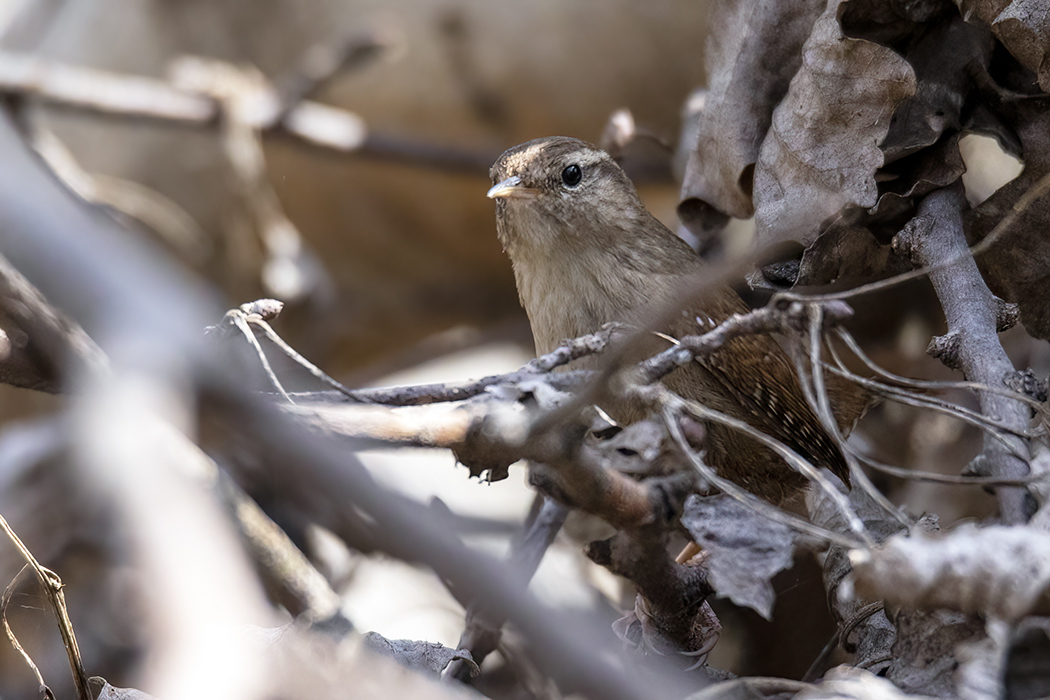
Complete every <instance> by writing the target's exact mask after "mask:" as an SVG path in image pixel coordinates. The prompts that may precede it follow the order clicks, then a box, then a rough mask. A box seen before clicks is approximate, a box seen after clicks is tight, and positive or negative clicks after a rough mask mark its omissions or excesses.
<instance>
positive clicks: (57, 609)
mask: <svg viewBox="0 0 1050 700" xmlns="http://www.w3.org/2000/svg"><path fill="white" fill-rule="evenodd" d="M0 530H3V532H4V533H5V534H6V535H7V536H8V538H9V539H10V540H11V542H12V543H13V544H14V545H15V549H17V550H18V553H19V554H21V555H22V558H23V559H25V560H26V566H25V567H23V568H22V570H21V571H20V572H19V574H18V576H16V577H15V579H14V580H13V581H12V582H11V585H10V586H8V589H7V590H5V591H4V596H3V597H4V601H3V605H2V608H3V610H4V616H3V617H4V628H5V630H6V631H7V635H8V638H9V639H10V640H11V642H12V643H13V644H14V645H15V648H16V649H18V650H19V651H20V652H21V653H22V656H23V658H25V660H26V661H27V662H28V663H29V666H30V667H31V668H32V669H33V673H34V674H36V677H37V679H38V680H39V681H40V685H41V687H42V688H46V687H47V686H46V685H45V684H44V679H43V677H42V676H41V675H40V671H39V670H38V669H37V668H36V665H35V664H34V663H33V662H32V659H30V658H29V655H28V654H26V653H25V651H24V650H23V649H22V647H21V645H19V644H18V642H17V640H16V639H15V637H14V634H12V632H11V628H10V627H9V626H8V624H7V615H6V608H7V602H8V600H9V595H8V593H9V591H13V589H14V586H15V585H16V583H17V581H18V579H19V577H20V576H21V575H22V573H23V572H24V571H25V569H26V567H29V568H31V569H32V570H33V572H34V573H35V574H36V578H37V581H39V582H40V587H41V588H42V589H43V590H44V594H45V595H46V596H47V599H48V602H50V603H51V609H52V611H53V612H54V613H55V621H56V622H57V623H58V631H59V634H61V635H62V644H63V646H64V647H65V649H66V656H67V657H68V658H69V667H70V670H71V671H72V673H73V684H74V685H75V686H76V689H77V698H79V700H91V693H90V691H89V689H88V682H87V674H86V673H85V672H84V662H83V661H82V660H81V658H80V647H79V646H78V645H77V638H76V634H75V633H74V632H73V624H72V623H71V622H70V621H69V611H68V609H67V608H66V595H65V593H63V592H62V579H60V578H59V577H58V574H56V573H55V572H54V571H51V570H50V569H48V568H47V567H45V566H43V565H41V564H40V562H39V561H37V559H36V557H34V556H33V553H32V552H30V551H29V548H28V547H26V546H25V544H24V543H23V542H22V540H21V539H20V538H19V537H18V535H17V534H15V531H14V530H12V529H11V526H10V525H8V524H7V520H5V519H4V517H3V516H2V515H0ZM47 692H48V693H50V690H48V691H47Z"/></svg>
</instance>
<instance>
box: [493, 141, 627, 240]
mask: <svg viewBox="0 0 1050 700" xmlns="http://www.w3.org/2000/svg"><path fill="white" fill-rule="evenodd" d="M489 174H490V175H491V176H492V183H493V185H492V188H491V189H490V190H489V191H488V196H489V197H490V198H491V199H494V200H496V222H497V231H498V233H499V236H500V240H501V241H502V242H503V245H504V247H505V248H507V250H508V252H509V253H511V255H513V254H514V252H515V249H516V248H519V247H523V246H524V247H532V248H534V247H540V248H545V249H550V248H557V249H559V250H565V249H572V248H581V247H587V246H593V245H603V246H604V245H608V244H609V243H611V242H613V239H615V237H617V232H618V231H619V230H621V229H623V228H624V227H631V226H635V225H637V222H638V221H639V219H640V217H647V216H648V213H647V212H646V211H645V207H644V206H643V205H642V203H641V201H640V200H639V198H638V193H637V192H636V191H635V188H634V185H633V184H632V183H631V180H630V179H629V178H628V177H627V175H626V174H625V173H624V172H623V170H622V169H621V168H620V166H619V165H617V164H616V161H614V160H613V159H612V157H611V156H610V155H609V154H608V153H606V152H605V151H603V150H601V149H600V148H598V147H597V146H594V145H591V144H589V143H587V142H585V141H580V140H579V139H574V138H569V137H566V136H553V137H549V138H543V139H536V140H534V141H529V142H527V143H523V144H521V145H519V146H515V147H514V148H511V149H509V150H508V151H506V152H504V153H503V155H501V156H500V157H499V159H498V160H497V161H496V163H495V164H494V165H493V166H492V169H491V170H490V171H489Z"/></svg>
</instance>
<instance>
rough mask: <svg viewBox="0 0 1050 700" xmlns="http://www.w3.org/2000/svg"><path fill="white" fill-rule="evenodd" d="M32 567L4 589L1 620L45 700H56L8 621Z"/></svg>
mask: <svg viewBox="0 0 1050 700" xmlns="http://www.w3.org/2000/svg"><path fill="white" fill-rule="evenodd" d="M30 568H31V567H30V566H29V564H23V565H22V568H21V569H19V570H18V573H17V574H15V577H14V578H13V579H11V583H9V584H7V588H5V589H4V595H3V596H2V597H0V619H2V620H3V623H4V632H6V633H7V638H8V640H10V642H11V645H12V646H13V647H14V648H15V650H16V651H17V652H18V653H19V654H20V655H21V656H22V659H23V660H24V661H25V662H26V665H27V666H29V668H30V670H32V671H33V675H34V676H36V680H37V683H39V684H40V694H41V696H43V697H44V698H45V700H54V698H55V695H54V693H52V692H51V688H49V687H48V685H47V683H45V682H44V676H43V674H41V673H40V669H39V668H37V665H36V664H35V663H34V662H33V657H31V656H30V655H29V652H27V651H26V650H25V649H24V648H22V645H21V644H20V643H19V642H18V638H17V637H15V633H14V632H13V631H12V630H11V624H10V623H9V622H8V621H7V606H8V605H9V604H10V603H11V596H13V595H14V592H15V590H16V589H17V588H18V583H19V581H21V580H22V576H23V574H25V573H26V572H27V571H29V569H30Z"/></svg>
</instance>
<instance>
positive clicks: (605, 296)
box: [489, 137, 866, 502]
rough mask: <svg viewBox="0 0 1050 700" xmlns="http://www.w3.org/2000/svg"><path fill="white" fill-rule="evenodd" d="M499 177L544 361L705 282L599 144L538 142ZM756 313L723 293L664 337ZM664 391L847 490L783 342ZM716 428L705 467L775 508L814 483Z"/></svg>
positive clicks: (760, 342)
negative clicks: (823, 472)
mask: <svg viewBox="0 0 1050 700" xmlns="http://www.w3.org/2000/svg"><path fill="white" fill-rule="evenodd" d="M490 175H491V176H492V180H493V184H494V186H493V187H492V189H491V190H489V197H491V198H493V199H495V200H496V230H497V232H498V234H499V238H500V241H501V242H502V244H503V247H504V249H505V250H506V252H507V254H508V255H509V256H510V260H511V263H512V265H513V267H514V276H515V279H516V281H517V285H518V294H519V296H520V298H521V303H522V306H524V307H525V311H526V312H527V313H528V315H529V321H530V322H531V324H532V332H533V336H534V337H535V340H536V351H537V352H538V353H540V354H543V353H546V352H549V351H550V350H553V349H554V348H555V347H557V346H558V344H559V343H561V342H562V341H563V340H565V339H566V338H575V337H577V336H580V335H584V334H586V333H591V332H593V331H596V330H598V329H599V328H600V327H601V326H602V325H604V324H605V323H608V322H611V321H622V322H626V323H633V324H638V325H641V326H646V325H648V322H649V321H650V320H651V319H650V318H648V317H647V315H650V314H652V313H654V312H660V311H663V310H665V309H667V308H673V307H674V306H675V305H676V303H677V302H678V299H677V297H678V295H679V294H681V290H682V289H684V288H685V287H686V284H685V280H686V279H688V278H694V277H696V276H703V275H704V274H705V269H706V266H705V263H704V262H703V261H702V260H701V259H700V257H699V256H698V255H696V253H694V252H693V250H692V249H691V248H689V246H688V245H687V244H686V243H685V242H683V241H682V240H681V239H680V238H678V237H677V236H676V235H674V234H673V233H672V232H671V231H669V230H668V229H667V228H666V227H665V226H664V225H663V224H661V223H660V222H659V221H658V220H657V219H656V218H655V217H653V216H652V215H651V214H650V213H649V212H648V211H647V210H646V209H645V207H644V206H643V205H642V203H641V200H640V199H639V198H638V194H637V192H636V191H635V188H634V185H633V184H632V183H631V181H630V179H628V177H627V175H626V174H624V172H623V170H621V169H620V167H619V166H618V165H617V164H616V163H615V162H614V161H613V160H612V158H611V157H610V156H609V155H608V154H607V153H605V152H604V151H602V150H601V149H599V148H597V147H595V146H592V145H590V144H588V143H585V142H583V141H579V140H577V139H572V138H567V137H552V138H546V139H537V140H535V141H529V142H528V143H524V144H521V145H520V146H516V147H514V148H512V149H510V150H508V151H506V152H505V153H504V154H503V155H501V156H500V157H499V159H498V160H497V161H496V163H495V164H494V165H493V166H492V170H491V171H490ZM747 311H748V307H747V306H746V305H745V304H744V302H743V300H742V299H740V297H739V296H738V295H737V294H736V292H734V291H733V290H732V289H730V288H729V287H725V286H719V287H717V288H716V289H714V290H713V291H711V292H710V293H708V294H707V295H706V296H705V297H704V298H703V299H701V300H700V301H698V302H696V303H695V304H693V305H692V306H690V307H689V308H687V309H685V310H683V311H682V313H681V314H680V315H679V316H677V317H676V320H675V321H674V322H673V323H671V324H669V326H668V327H666V328H662V329H660V330H662V331H663V332H664V333H666V334H668V335H670V336H673V337H682V336H685V335H693V334H696V333H699V332H703V331H704V330H709V329H710V328H711V327H713V325H716V324H718V323H720V322H721V321H723V320H725V319H726V318H728V317H729V316H730V315H732V314H734V313H745V312H747ZM660 342H663V343H664V345H665V346H666V341H659V340H657V339H656V338H655V336H654V346H653V347H652V348H647V349H648V350H652V351H653V352H655V351H656V350H659V349H660V348H659V346H657V345H655V344H656V343H660ZM664 383H665V384H666V385H667V387H668V388H670V389H671V390H673V391H675V392H676V393H678V394H680V395H682V396H685V397H688V398H692V399H696V400H697V401H699V402H701V403H703V404H705V405H707V406H710V407H711V408H714V409H717V410H719V411H722V412H725V413H728V414H730V415H732V416H734V417H736V418H739V419H741V420H744V421H746V422H747V423H749V424H751V425H752V426H754V427H755V428H758V429H760V430H762V431H764V432H766V433H768V434H770V435H773V436H774V437H776V438H778V439H779V440H781V441H783V442H785V443H786V444H788V445H789V446H790V447H792V448H793V449H794V450H796V451H797V452H799V453H800V454H802V455H803V456H805V457H807V458H808V459H810V460H811V461H813V462H814V463H815V464H816V465H818V466H822V467H827V468H829V469H831V471H833V472H834V473H835V474H837V475H838V476H839V477H841V478H843V479H844V480H846V481H847V483H848V478H849V474H848V470H847V468H846V464H845V462H844V460H843V458H842V455H841V454H840V453H839V451H838V449H837V447H836V446H835V444H834V441H833V440H832V439H831V438H830V437H829V436H828V435H827V433H826V432H825V431H824V429H823V428H822V427H821V426H820V422H819V421H818V419H817V418H816V416H815V415H814V414H813V412H812V411H811V410H810V408H809V406H808V405H807V404H806V401H805V399H804V398H803V396H802V393H801V389H800V387H799V385H798V380H797V378H796V376H795V372H794V370H793V368H792V366H791V363H790V361H789V360H788V358H787V356H786V355H785V353H784V351H783V350H782V349H781V348H780V346H779V345H778V344H777V342H776V341H775V340H773V339H772V338H769V337H768V336H763V335H754V336H746V337H742V338H738V339H736V340H733V341H732V342H731V343H729V344H728V345H727V346H726V347H725V348H723V349H722V350H720V351H719V352H717V353H715V354H713V355H711V356H709V357H707V358H705V359H704V360H703V361H702V362H700V361H698V362H694V363H691V364H689V365H687V366H685V367H681V368H679V369H677V370H675V371H674V372H672V373H671V374H670V375H668V376H667V377H666V378H665V380H664ZM833 389H834V390H835V391H838V387H837V386H836V387H833ZM840 398H841V397H840ZM847 398H848V397H847ZM832 399H833V402H834V400H835V399H836V396H835V395H834V394H833V396H832ZM840 403H841V401H840ZM850 403H851V404H853V406H852V407H851V408H850V409H849V410H847V411H845V412H844V413H846V414H849V415H843V414H841V413H840V415H839V418H840V419H841V420H840V423H841V424H842V426H843V428H846V427H847V426H851V425H852V423H853V422H854V420H855V419H856V418H857V417H859V415H860V413H861V412H862V410H863V405H862V404H865V405H866V400H865V399H862V398H860V397H855V398H854V399H852V400H851V401H850ZM605 408H606V409H607V410H610V413H612V415H613V416H614V417H616V418H617V419H618V420H622V421H627V422H630V421H631V420H634V419H637V418H638V417H639V416H638V412H637V411H636V410H632V409H631V408H630V407H627V406H616V407H605ZM706 428H707V434H708V437H707V444H706V450H707V452H706V460H707V462H708V463H709V464H710V465H711V466H712V467H714V468H716V469H717V470H718V471H719V473H720V474H722V475H723V476H726V477H728V478H730V479H732V480H733V481H735V482H737V483H739V484H741V485H742V486H744V487H746V488H747V489H749V490H750V491H752V492H753V493H755V494H758V495H759V496H762V497H764V498H767V499H769V500H771V501H774V502H780V501H782V500H784V499H785V498H786V497H788V496H790V495H792V494H793V493H796V492H797V491H798V490H799V489H801V488H802V487H803V486H805V484H806V480H805V479H804V478H803V477H802V476H800V475H799V474H797V473H796V472H795V471H794V470H793V469H791V468H790V467H789V466H787V465H786V464H785V463H784V462H783V461H782V460H781V459H780V458H779V457H778V456H777V455H776V454H775V453H773V452H772V451H771V450H770V449H768V448H766V447H765V446H763V445H760V444H759V443H757V442H755V441H754V440H752V439H751V438H748V437H746V436H744V435H742V434H741V433H739V432H736V431H733V430H730V429H728V428H725V427H723V426H719V425H708V426H706Z"/></svg>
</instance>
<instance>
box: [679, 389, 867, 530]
mask: <svg viewBox="0 0 1050 700" xmlns="http://www.w3.org/2000/svg"><path fill="white" fill-rule="evenodd" d="M661 402H662V403H663V408H662V409H661V411H660V415H661V417H662V418H663V421H664V424H665V425H666V426H667V430H668V432H669V433H670V435H671V438H672V439H673V440H674V442H675V445H676V446H677V447H678V449H679V450H680V451H681V453H682V454H683V455H684V456H685V458H686V459H688V460H689V462H690V463H691V464H692V465H693V467H694V468H695V469H696V470H697V471H698V472H699V473H700V475H701V476H702V477H703V478H704V479H706V480H707V481H709V482H710V483H711V484H713V485H714V486H715V487H717V488H718V489H719V490H721V491H722V492H723V493H725V494H727V495H729V496H730V497H731V498H733V499H735V500H737V501H739V502H740V503H742V504H743V505H744V506H746V507H747V508H749V509H751V510H753V511H754V512H756V513H758V514H759V515H762V516H763V517H766V518H769V519H770V520H772V521H774V522H777V523H780V524H781V525H785V526H787V527H790V528H792V529H793V530H796V531H798V532H802V533H805V534H807V535H809V536H811V537H814V538H816V539H818V540H821V541H827V542H831V543H834V544H837V545H840V546H842V547H846V548H848V549H856V548H864V547H866V546H867V545H869V544H870V542H868V541H867V540H868V537H867V534H866V533H865V532H864V530H863V525H861V526H860V527H861V532H860V533H858V534H859V535H860V538H854V537H850V536H848V535H844V534H841V533H838V532H835V531H833V530H828V529H826V528H823V527H820V526H819V525H814V524H813V523H811V522H809V521H808V520H805V519H803V518H799V517H797V516H795V515H792V514H790V513H787V512H785V511H783V510H781V509H780V508H777V507H776V506H774V505H772V504H770V503H767V502H766V501H763V500H762V499H760V498H758V497H757V496H755V495H754V494H752V493H751V492H749V491H747V490H746V489H744V488H742V487H740V486H737V485H736V484H735V483H733V482H732V481H730V480H729V479H723V478H722V477H720V476H718V474H716V473H715V471H714V470H713V469H712V468H711V467H709V466H707V465H706V464H704V462H703V460H701V459H700V458H699V457H698V456H697V454H696V452H695V451H694V450H693V449H692V448H691V447H690V446H689V442H688V441H687V440H686V438H685V435H684V434H683V433H682V428H681V426H680V425H679V424H678V414H679V413H680V412H682V411H683V409H685V410H686V411H689V412H692V411H691V410H690V409H692V408H693V407H692V406H689V407H688V408H687V404H691V403H694V402H689V401H686V400H685V399H682V398H680V397H678V396H677V395H675V394H672V393H670V392H668V391H663V392H662V401H661ZM697 406H699V405H698V404H697ZM701 408H702V407H701ZM710 413H716V412H715V411H710ZM697 417H700V416H699V415H698V416H697ZM726 417H727V418H728V416H726ZM702 419H703V420H710V419H711V416H708V415H705V416H703V418H702ZM744 425H746V423H745V424H744ZM755 433H758V431H754V430H751V431H749V434H755ZM758 434H759V435H761V433H758ZM770 440H771V441H773V442H776V441H775V440H772V438H770ZM785 449H787V448H785ZM799 459H801V458H799ZM850 515H853V514H852V512H850ZM853 518H854V519H857V518H856V515H853ZM846 520H847V522H848V521H849V518H848V517H847V518H846Z"/></svg>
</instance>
